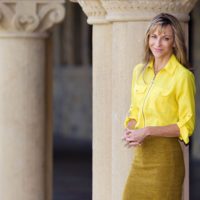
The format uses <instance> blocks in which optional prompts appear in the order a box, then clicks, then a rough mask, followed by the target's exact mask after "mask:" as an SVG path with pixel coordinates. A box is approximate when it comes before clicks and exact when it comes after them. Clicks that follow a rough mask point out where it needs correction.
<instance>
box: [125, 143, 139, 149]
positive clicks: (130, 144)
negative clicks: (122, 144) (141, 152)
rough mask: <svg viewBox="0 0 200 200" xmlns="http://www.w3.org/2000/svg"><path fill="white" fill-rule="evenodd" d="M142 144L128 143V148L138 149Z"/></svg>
mask: <svg viewBox="0 0 200 200" xmlns="http://www.w3.org/2000/svg"><path fill="white" fill-rule="evenodd" d="M140 145H141V144H140V143H139V142H128V143H127V145H126V147H127V148H131V147H137V146H140Z"/></svg>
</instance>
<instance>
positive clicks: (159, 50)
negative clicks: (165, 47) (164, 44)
mask: <svg viewBox="0 0 200 200" xmlns="http://www.w3.org/2000/svg"><path fill="white" fill-rule="evenodd" d="M153 50H154V51H155V52H161V51H162V49H159V48H154V49H153Z"/></svg>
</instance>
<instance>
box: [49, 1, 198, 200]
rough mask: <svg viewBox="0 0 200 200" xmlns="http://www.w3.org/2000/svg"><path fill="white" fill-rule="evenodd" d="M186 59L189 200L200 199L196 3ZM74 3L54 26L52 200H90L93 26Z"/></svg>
mask: <svg viewBox="0 0 200 200" xmlns="http://www.w3.org/2000/svg"><path fill="white" fill-rule="evenodd" d="M190 16H191V21H190V24H189V31H190V38H189V40H190V52H189V57H190V62H191V64H192V66H193V67H194V69H195V77H196V86H197V108H196V111H197V122H196V130H195V134H194V136H193V137H192V139H191V143H190V200H199V199H200V190H199V188H200V123H199V120H200V103H199V102H200V96H199V95H200V92H199V91H200V1H198V3H197V4H196V6H195V8H194V9H193V11H192V12H191V15H190ZM86 20H87V18H86V16H85V14H84V13H83V11H82V10H81V8H80V6H79V5H78V4H73V3H70V2H69V1H66V18H65V20H64V21H63V22H62V24H60V25H59V26H56V27H55V28H54V30H53V36H52V39H53V45H54V67H53V79H54V80H53V84H54V85H53V100H54V103H53V106H54V107H53V109H54V110H53V112H54V188H53V190H54V193H53V196H54V197H53V199H54V200H91V199H92V27H91V26H89V25H88V24H87V23H86Z"/></svg>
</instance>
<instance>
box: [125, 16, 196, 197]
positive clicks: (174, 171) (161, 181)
mask: <svg viewBox="0 0 200 200" xmlns="http://www.w3.org/2000/svg"><path fill="white" fill-rule="evenodd" d="M144 51H145V52H144V62H143V64H139V65H137V66H136V67H135V68H134V70H133V78H132V90H131V95H132V99H131V107H130V112H129V116H128V117H127V118H126V120H125V127H126V129H125V131H124V136H123V139H124V141H125V143H126V145H127V146H128V147H136V148H135V156H134V161H133V164H132V168H131V172H130V174H129V177H128V180H127V183H126V186H125V190H124V194H123V200H181V194H182V184H183V180H184V173H185V171H184V160H183V154H182V150H181V147H180V144H179V141H178V139H180V140H182V141H183V142H184V143H185V144H188V142H189V136H191V134H192V132H193V130H194V123H195V97H194V96H195V83H194V76H193V74H192V72H190V71H189V69H187V67H188V63H187V59H186V58H187V56H186V47H185V41H184V36H183V32H182V29H181V26H180V23H179V22H178V20H177V19H176V18H175V17H174V16H172V15H170V14H166V13H162V14H159V15H157V16H156V17H155V18H154V19H153V20H152V21H151V23H150V25H149V27H148V29H147V32H146V37H145V50H144Z"/></svg>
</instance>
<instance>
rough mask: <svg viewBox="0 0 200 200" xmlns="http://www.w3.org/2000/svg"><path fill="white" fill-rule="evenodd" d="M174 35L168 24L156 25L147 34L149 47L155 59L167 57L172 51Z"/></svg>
mask: <svg viewBox="0 0 200 200" xmlns="http://www.w3.org/2000/svg"><path fill="white" fill-rule="evenodd" d="M173 45H174V36H173V30H172V28H171V26H170V25H167V26H166V27H162V28H161V27H160V26H158V27H157V28H156V29H155V31H153V32H152V33H151V34H150V35H149V48H150V50H151V52H152V54H153V55H154V57H155V59H164V58H169V57H170V55H171V54H172V52H173Z"/></svg>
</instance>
